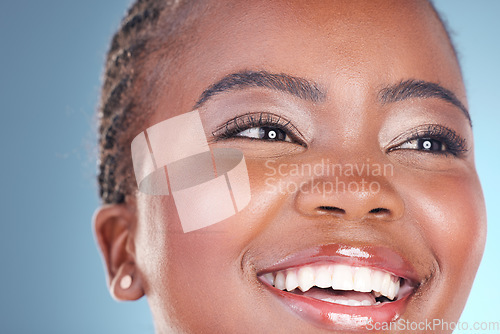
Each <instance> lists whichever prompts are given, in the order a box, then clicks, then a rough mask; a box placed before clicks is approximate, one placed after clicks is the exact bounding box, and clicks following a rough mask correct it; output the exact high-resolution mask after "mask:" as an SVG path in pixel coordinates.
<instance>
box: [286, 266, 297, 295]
mask: <svg viewBox="0 0 500 334" xmlns="http://www.w3.org/2000/svg"><path fill="white" fill-rule="evenodd" d="M298 286H299V280H298V279H297V271H295V270H290V271H287V273H286V281H285V287H286V290H287V291H292V290H294V289H295V288H296V287H298Z"/></svg>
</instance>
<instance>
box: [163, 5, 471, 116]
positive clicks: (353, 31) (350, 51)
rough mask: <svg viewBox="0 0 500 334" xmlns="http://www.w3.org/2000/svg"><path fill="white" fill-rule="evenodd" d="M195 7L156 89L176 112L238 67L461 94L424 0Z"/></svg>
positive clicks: (331, 83) (448, 50)
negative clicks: (165, 80)
mask: <svg viewBox="0 0 500 334" xmlns="http://www.w3.org/2000/svg"><path fill="white" fill-rule="evenodd" d="M198 6H199V7H198V8H197V10H195V11H194V12H196V14H193V19H191V20H188V21H189V23H188V24H187V26H186V27H185V30H184V31H183V37H182V38H183V40H185V41H186V42H185V46H184V47H183V50H182V56H180V61H179V62H178V66H175V68H172V69H171V71H170V80H169V85H168V89H164V88H166V87H162V88H161V89H162V90H163V91H164V94H163V99H167V100H169V102H168V103H169V105H173V106H175V110H179V111H180V112H179V113H182V112H187V111H189V109H190V107H192V105H193V101H196V99H197V98H198V96H199V94H201V93H202V92H203V91H204V89H206V88H207V87H208V86H210V85H211V84H212V83H214V82H215V81H217V80H218V79H220V78H221V77H223V76H224V75H227V74H229V73H235V72H239V71H242V70H267V71H270V72H274V73H287V74H291V75H295V76H299V77H304V78H309V79H312V80H315V81H316V82H319V83H321V84H322V85H324V86H325V87H327V89H328V90H329V91H335V89H333V90H331V89H330V88H335V86H336V87H347V86H349V85H357V86H359V87H379V88H380V87H381V86H383V85H387V84H391V83H395V82H397V81H401V80H404V79H408V78H415V79H419V80H426V81H431V82H438V83H443V84H444V85H445V86H446V87H447V88H449V89H450V90H452V91H454V92H455V94H456V95H457V96H458V98H459V99H461V100H463V101H465V90H464V88H463V83H462V79H461V74H460V69H459V67H458V64H457V61H456V58H455V55H454V52H453V49H452V47H451V44H450V41H449V40H448V37H447V34H446V32H445V30H444V28H443V26H442V24H441V22H440V21H439V20H438V18H437V16H436V14H435V12H434V11H433V9H432V7H431V6H430V4H429V3H428V2H427V1H387V0H382V1H378V0H372V1H355V0H349V1H307V2H306V1H251V2H248V1H209V2H205V3H203V4H199V5H198ZM159 61H160V62H161V59H160V60H159ZM161 86H162V85H161V84H160V85H159V86H158V87H161ZM360 94H363V92H360ZM160 119H161V117H160Z"/></svg>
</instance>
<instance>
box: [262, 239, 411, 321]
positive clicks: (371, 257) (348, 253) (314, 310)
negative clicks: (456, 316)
mask: <svg viewBox="0 0 500 334" xmlns="http://www.w3.org/2000/svg"><path fill="white" fill-rule="evenodd" d="M325 262H327V263H338V264H346V265H350V266H360V267H361V266H362V267H370V268H374V269H378V270H383V271H387V272H389V273H391V274H393V275H396V276H399V277H401V278H404V279H405V280H406V281H407V283H409V284H410V285H411V286H412V287H413V291H412V292H411V293H410V294H408V295H406V296H404V297H403V298H401V299H398V300H396V301H394V302H389V303H382V304H379V305H373V306H347V305H340V304H334V303H329V302H325V301H321V300H318V299H314V298H311V297H307V296H302V295H297V294H293V293H290V292H287V291H282V290H279V289H277V288H275V287H273V286H271V285H270V284H268V283H267V282H264V281H263V280H260V281H261V282H262V284H264V286H266V288H267V289H268V290H269V291H270V292H271V293H272V295H273V296H275V297H276V298H278V300H279V301H280V302H281V303H283V304H284V305H285V306H286V307H288V308H289V309H291V310H292V311H293V312H295V313H296V314H298V315H299V316H300V317H301V318H303V319H305V320H307V321H310V322H312V323H313V324H315V325H316V326H318V327H321V328H327V329H334V330H363V329H366V326H367V325H368V324H369V323H384V322H391V321H395V320H397V319H398V318H399V317H400V316H401V314H403V312H404V311H405V309H406V306H407V304H408V301H409V300H410V297H411V295H412V294H413V293H414V291H415V288H416V287H417V283H416V282H418V277H417V273H416V272H415V270H414V268H413V267H412V266H411V264H410V263H409V262H408V261H407V260H405V259H404V258H403V257H402V256H400V255H399V254H397V253H396V252H394V251H393V250H391V249H388V248H385V247H377V246H364V247H353V246H346V245H340V244H328V245H321V246H317V247H314V248H310V249H306V250H303V251H300V252H298V253H294V254H292V255H290V256H287V257H286V258H284V259H282V260H279V261H278V262H276V263H275V264H273V265H272V266H270V267H268V268H265V269H263V270H261V271H259V272H258V276H261V275H263V274H266V273H270V272H277V271H280V270H285V269H289V268H294V267H300V266H305V265H309V264H316V263H325Z"/></svg>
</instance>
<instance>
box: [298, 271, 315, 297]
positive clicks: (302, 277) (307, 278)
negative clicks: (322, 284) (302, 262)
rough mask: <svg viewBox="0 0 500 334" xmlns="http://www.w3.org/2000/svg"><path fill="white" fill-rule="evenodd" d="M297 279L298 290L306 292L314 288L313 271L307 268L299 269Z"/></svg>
mask: <svg viewBox="0 0 500 334" xmlns="http://www.w3.org/2000/svg"><path fill="white" fill-rule="evenodd" d="M297 278H298V280H299V289H300V290H302V292H306V291H307V290H309V289H310V288H312V287H313V286H314V269H313V268H312V267H309V266H305V267H302V268H300V269H299V272H298V274H297Z"/></svg>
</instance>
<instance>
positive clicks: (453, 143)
mask: <svg viewBox="0 0 500 334" xmlns="http://www.w3.org/2000/svg"><path fill="white" fill-rule="evenodd" d="M419 139H420V140H426V139H430V140H436V141H439V142H441V143H442V144H444V145H445V147H446V150H445V151H430V150H421V149H416V150H418V151H421V152H423V153H433V154H442V155H449V154H451V155H453V156H456V157H460V156H462V155H464V154H465V153H467V151H468V150H469V149H468V146H467V141H466V140H465V138H462V137H460V136H459V135H458V134H457V133H456V132H455V131H453V130H452V129H449V128H446V127H444V126H441V125H437V124H426V125H422V126H419V127H417V128H415V129H412V130H410V131H409V132H408V133H405V134H403V135H401V136H399V137H398V138H396V139H394V140H393V142H397V143H398V144H395V145H392V146H391V147H390V148H389V149H388V152H391V151H396V150H411V149H408V148H401V146H402V145H403V144H405V143H409V142H411V141H416V140H419ZM414 150H415V149H414Z"/></svg>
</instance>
